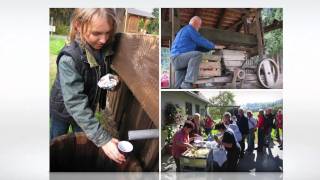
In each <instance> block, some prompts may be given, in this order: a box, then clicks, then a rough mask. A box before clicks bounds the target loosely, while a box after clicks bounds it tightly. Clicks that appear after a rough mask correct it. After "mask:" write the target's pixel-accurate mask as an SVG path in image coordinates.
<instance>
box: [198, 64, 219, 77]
mask: <svg viewBox="0 0 320 180" xmlns="http://www.w3.org/2000/svg"><path fill="white" fill-rule="evenodd" d="M214 76H221V64H220V62H202V63H200V66H199V78H204V77H214Z"/></svg>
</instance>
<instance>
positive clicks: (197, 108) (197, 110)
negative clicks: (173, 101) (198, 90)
mask: <svg viewBox="0 0 320 180" xmlns="http://www.w3.org/2000/svg"><path fill="white" fill-rule="evenodd" d="M196 113H199V114H200V106H199V104H196Z"/></svg>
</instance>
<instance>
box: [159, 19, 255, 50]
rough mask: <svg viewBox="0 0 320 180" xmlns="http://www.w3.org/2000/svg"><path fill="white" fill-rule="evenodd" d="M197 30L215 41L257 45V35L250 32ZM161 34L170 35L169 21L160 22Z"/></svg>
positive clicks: (213, 29) (211, 29)
mask: <svg viewBox="0 0 320 180" xmlns="http://www.w3.org/2000/svg"><path fill="white" fill-rule="evenodd" d="M176 31H178V30H176ZM199 32H200V34H201V35H202V36H204V37H205V38H207V39H209V40H211V41H213V42H215V43H221V44H232V45H242V46H248V47H253V46H256V45H257V37H256V36H254V35H250V34H243V33H239V32H234V31H228V30H222V29H215V28H201V29H200V31H199ZM161 36H162V37H171V23H170V22H162V23H161Z"/></svg>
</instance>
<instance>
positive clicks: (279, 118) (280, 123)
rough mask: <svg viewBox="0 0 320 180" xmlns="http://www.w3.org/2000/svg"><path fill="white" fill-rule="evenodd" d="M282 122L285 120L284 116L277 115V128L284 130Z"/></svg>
mask: <svg viewBox="0 0 320 180" xmlns="http://www.w3.org/2000/svg"><path fill="white" fill-rule="evenodd" d="M282 120H283V115H282V114H277V116H276V121H277V128H280V129H282Z"/></svg>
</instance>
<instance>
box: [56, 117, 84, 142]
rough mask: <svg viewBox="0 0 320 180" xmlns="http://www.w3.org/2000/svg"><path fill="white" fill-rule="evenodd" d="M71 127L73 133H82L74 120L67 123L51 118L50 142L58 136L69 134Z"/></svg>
mask: <svg viewBox="0 0 320 180" xmlns="http://www.w3.org/2000/svg"><path fill="white" fill-rule="evenodd" d="M70 125H71V128H72V131H73V132H82V129H81V128H80V127H79V126H78V124H77V123H76V122H75V121H74V120H72V121H65V120H60V119H53V118H51V128H50V140H52V139H53V138H55V137H57V136H61V135H64V134H67V133H68V130H69V127H70Z"/></svg>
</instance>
